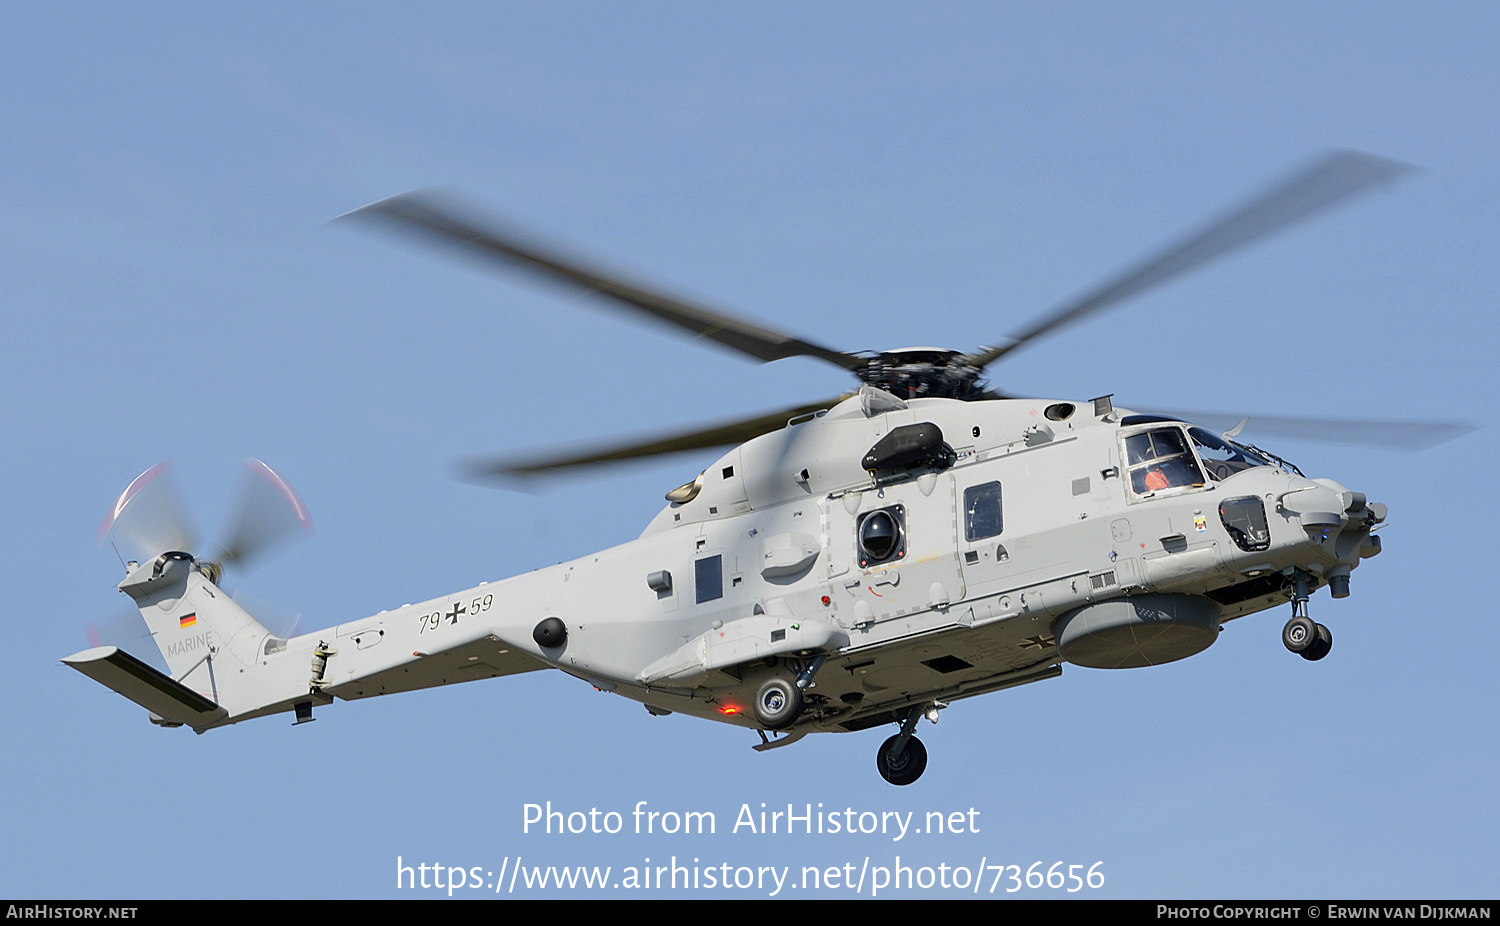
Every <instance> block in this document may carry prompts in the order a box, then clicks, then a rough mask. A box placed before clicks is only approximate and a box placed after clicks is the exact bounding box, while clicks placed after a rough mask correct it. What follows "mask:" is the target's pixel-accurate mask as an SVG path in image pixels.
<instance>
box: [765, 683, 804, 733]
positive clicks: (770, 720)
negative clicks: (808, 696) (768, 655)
mask: <svg viewBox="0 0 1500 926" xmlns="http://www.w3.org/2000/svg"><path fill="white" fill-rule="evenodd" d="M801 713H802V689H801V688H798V687H797V685H796V683H795V682H793V681H792V680H791V679H787V678H782V677H780V676H777V677H775V678H769V679H766V681H765V682H764V683H763V684H762V685H761V686H760V688H759V689H757V690H756V692H755V719H756V720H759V721H760V725H761V726H762V727H764V728H765V729H767V730H785V729H786V728H787V727H790V726H791V725H792V724H794V723H796V722H797V717H798V716H799V715H800V714H801Z"/></svg>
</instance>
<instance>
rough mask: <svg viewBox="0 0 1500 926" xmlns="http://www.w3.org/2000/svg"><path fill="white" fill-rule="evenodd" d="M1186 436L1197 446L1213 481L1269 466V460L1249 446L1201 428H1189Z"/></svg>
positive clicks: (1204, 466) (1220, 480)
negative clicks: (1256, 467) (1253, 468)
mask: <svg viewBox="0 0 1500 926" xmlns="http://www.w3.org/2000/svg"><path fill="white" fill-rule="evenodd" d="M1188 436H1189V437H1191V438H1192V439H1193V446H1195V447H1197V448H1198V456H1199V457H1200V458H1202V460H1203V468H1204V469H1206V470H1208V475H1209V476H1210V477H1211V478H1212V479H1213V480H1214V481H1215V482H1222V481H1223V480H1225V479H1228V478H1229V477H1230V476H1233V475H1234V474H1235V473H1238V472H1241V471H1242V470H1247V469H1250V468H1252V467H1255V466H1269V465H1271V461H1270V460H1268V459H1266V458H1265V457H1262V456H1261V455H1260V454H1258V453H1256V452H1255V451H1254V450H1252V449H1250V448H1249V447H1242V446H1240V445H1239V444H1236V443H1232V442H1230V441H1226V440H1224V439H1223V438H1220V437H1217V436H1215V435H1213V434H1210V433H1209V432H1207V431H1205V430H1203V429H1202V428H1189V429H1188Z"/></svg>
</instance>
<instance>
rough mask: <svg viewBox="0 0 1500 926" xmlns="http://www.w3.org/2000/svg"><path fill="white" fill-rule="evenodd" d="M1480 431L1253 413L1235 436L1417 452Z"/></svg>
mask: <svg viewBox="0 0 1500 926" xmlns="http://www.w3.org/2000/svg"><path fill="white" fill-rule="evenodd" d="M1140 411H1142V412H1144V413H1146V414H1153V415H1167V416H1170V417H1172V418H1180V419H1182V420H1183V421H1190V422H1192V423H1194V424H1201V425H1203V426H1204V427H1208V428H1210V429H1212V428H1213V427H1214V426H1216V425H1220V424H1223V425H1225V426H1228V425H1230V424H1233V423H1234V422H1236V421H1239V420H1240V419H1242V418H1243V417H1244V416H1243V415H1242V414H1240V413H1239V412H1202V411H1197V412H1192V411H1182V410H1180V409H1160V408H1153V409H1147V408H1142V409H1140ZM1477 430H1479V426H1478V425H1476V424H1471V423H1470V422H1467V421H1433V420H1428V421H1372V420H1359V419H1352V418H1289V417H1285V416H1278V415H1251V416H1250V420H1249V422H1248V423H1247V424H1246V425H1245V428H1244V430H1243V431H1242V432H1241V433H1240V434H1239V435H1238V436H1237V437H1236V439H1237V440H1239V441H1240V442H1241V443H1243V442H1245V441H1246V440H1249V441H1251V442H1252V443H1253V442H1256V441H1259V440H1261V439H1263V438H1264V437H1280V438H1287V439H1289V440H1305V441H1315V442H1317V443H1325V444H1356V445H1359V446H1365V447H1382V448H1385V449H1388V450H1405V451H1408V452H1412V453H1415V452H1416V451H1419V450H1426V449H1428V448H1429V447H1436V446H1437V445H1438V444H1443V443H1447V442H1448V441H1451V440H1455V439H1457V438H1460V437H1463V436H1464V435H1465V434H1469V433H1471V432H1473V431H1477Z"/></svg>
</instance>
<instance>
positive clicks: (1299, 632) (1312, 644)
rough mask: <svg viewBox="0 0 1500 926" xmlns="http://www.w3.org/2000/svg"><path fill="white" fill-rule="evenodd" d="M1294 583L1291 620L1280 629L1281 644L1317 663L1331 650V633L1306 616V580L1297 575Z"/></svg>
mask: <svg viewBox="0 0 1500 926" xmlns="http://www.w3.org/2000/svg"><path fill="white" fill-rule="evenodd" d="M1296 583H1297V585H1296V594H1295V595H1294V597H1293V598H1292V619H1291V620H1289V621H1287V622H1286V626H1285V627H1283V628H1281V643H1282V645H1283V646H1285V647H1286V648H1287V649H1288V650H1290V651H1291V652H1293V653H1296V654H1297V655H1298V656H1301V657H1302V658H1303V659H1306V660H1307V661H1308V662H1317V661H1318V660H1319V659H1322V658H1323V657H1324V656H1327V655H1328V652H1329V650H1331V649H1333V632H1332V631H1330V630H1329V629H1328V628H1327V627H1324V626H1323V625H1322V624H1318V623H1314V622H1313V619H1312V618H1310V617H1308V616H1307V580H1306V578H1305V577H1303V576H1301V575H1298V576H1297V577H1296Z"/></svg>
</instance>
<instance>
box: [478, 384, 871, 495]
mask: <svg viewBox="0 0 1500 926" xmlns="http://www.w3.org/2000/svg"><path fill="white" fill-rule="evenodd" d="M845 398H847V396H836V397H834V398H830V399H825V400H823V401H821V402H812V403H810V404H807V405H798V406H795V407H793V408H784V409H780V410H778V411H774V412H768V413H766V414H762V415H757V416H755V417H754V418H744V419H741V420H739V421H728V422H724V423H722V424H716V425H710V426H708V427H705V428H700V429H698V430H695V431H689V432H687V433H684V434H671V435H665V436H661V437H654V438H648V439H645V440H639V441H634V442H631V443H627V444H617V445H614V446H610V447H604V448H589V449H583V450H579V451H576V452H573V453H564V454H557V455H548V456H541V457H529V458H522V459H514V458H506V459H475V460H467V461H463V462H461V463H460V465H459V478H461V479H463V480H465V481H466V482H481V483H497V482H501V483H503V482H507V481H513V480H516V479H519V478H525V477H528V476H541V475H547V474H552V473H559V472H564V471H577V470H579V469H583V468H585V467H589V466H596V465H599V464H603V463H618V462H623V461H626V460H637V459H643V458H646V457H652V456H660V455H663V454H670V453H680V452H683V451H687V450H701V449H704V448H708V447H722V446H725V445H727V444H740V443H744V442H745V441H747V440H750V439H751V438H753V437H759V436H760V435H762V434H767V433H770V432H771V431H776V430H780V429H781V428H783V427H785V426H786V423H787V422H788V421H789V420H790V419H792V418H796V417H798V416H801V415H810V414H813V413H814V412H818V411H822V410H823V409H827V408H832V407H833V406H835V405H837V404H838V403H839V402H841V401H843V399H845Z"/></svg>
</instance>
